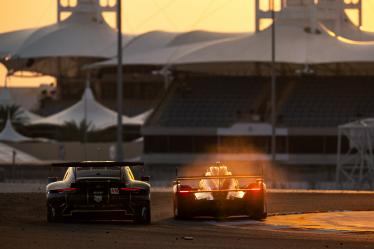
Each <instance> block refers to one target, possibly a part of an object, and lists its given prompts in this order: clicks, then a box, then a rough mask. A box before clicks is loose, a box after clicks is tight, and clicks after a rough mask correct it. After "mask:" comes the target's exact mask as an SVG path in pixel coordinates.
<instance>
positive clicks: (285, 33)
mask: <svg viewBox="0 0 374 249" xmlns="http://www.w3.org/2000/svg"><path fill="white" fill-rule="evenodd" d="M270 41H271V30H270V29H267V30H265V31H262V32H259V33H257V34H256V35H253V36H242V37H239V38H234V39H230V40H228V41H223V42H220V43H217V44H214V45H210V46H207V47H205V48H202V49H198V50H196V51H194V52H192V53H190V54H187V55H185V56H183V57H181V58H179V59H178V60H177V61H176V62H175V63H177V64H192V63H222V62H226V63H227V62H269V61H270V59H271V43H270ZM373 58H374V47H373V46H369V45H353V44H347V43H344V42H341V41H339V40H337V39H336V38H334V37H331V36H329V35H328V34H327V33H325V32H323V31H322V32H321V33H318V34H315V33H310V32H309V33H308V32H307V31H305V30H304V29H303V28H301V27H297V26H293V25H284V24H283V25H277V27H276V61H277V62H278V63H295V64H323V63H341V62H372V61H373Z"/></svg>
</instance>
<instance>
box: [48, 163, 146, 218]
mask: <svg viewBox="0 0 374 249" xmlns="http://www.w3.org/2000/svg"><path fill="white" fill-rule="evenodd" d="M138 165H142V163H132V162H111V161H110V162H108V161H104V162H103V161H100V162H93V161H85V162H72V163H60V164H53V165H52V166H53V167H67V170H66V173H65V176H64V178H63V179H62V180H61V181H54V182H51V183H49V184H48V185H47V186H46V194H47V221H48V222H56V221H61V220H63V218H64V217H66V216H76V215H77V216H78V215H81V216H88V217H89V218H90V217H92V218H96V217H106V218H109V219H115V220H118V219H132V220H134V221H135V222H136V223H141V224H150V223H151V205H150V204H151V195H150V184H149V183H147V182H146V181H149V177H142V179H141V181H138V180H135V178H134V175H133V173H132V171H131V169H130V166H138ZM50 179H51V178H50Z"/></svg>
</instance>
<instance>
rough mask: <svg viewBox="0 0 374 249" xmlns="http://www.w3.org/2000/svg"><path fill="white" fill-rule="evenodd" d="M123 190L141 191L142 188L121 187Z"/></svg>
mask: <svg viewBox="0 0 374 249" xmlns="http://www.w3.org/2000/svg"><path fill="white" fill-rule="evenodd" d="M119 190H121V191H140V190H142V188H120V189H119Z"/></svg>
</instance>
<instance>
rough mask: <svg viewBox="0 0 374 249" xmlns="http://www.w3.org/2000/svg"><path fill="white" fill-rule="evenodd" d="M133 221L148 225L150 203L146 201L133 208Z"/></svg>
mask: <svg viewBox="0 0 374 249" xmlns="http://www.w3.org/2000/svg"><path fill="white" fill-rule="evenodd" d="M134 221H135V223H136V224H142V225H148V224H151V205H150V203H149V202H148V203H147V204H145V205H143V206H140V207H138V208H137V209H136V210H135V220H134Z"/></svg>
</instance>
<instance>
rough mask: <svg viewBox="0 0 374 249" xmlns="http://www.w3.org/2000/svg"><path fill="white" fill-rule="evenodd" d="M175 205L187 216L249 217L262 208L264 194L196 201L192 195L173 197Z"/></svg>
mask: <svg viewBox="0 0 374 249" xmlns="http://www.w3.org/2000/svg"><path fill="white" fill-rule="evenodd" d="M175 200H176V204H177V205H178V206H179V207H180V208H181V207H182V208H183V209H184V211H185V212H186V213H187V214H188V216H237V215H250V214H251V213H252V212H253V210H256V209H258V208H259V207H263V205H264V194H263V193H258V194H256V195H253V194H246V195H245V196H244V197H243V198H233V199H226V198H216V199H213V200H207V199H203V200H198V199H196V198H195V196H194V195H193V194H188V195H178V194H176V195H175Z"/></svg>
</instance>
